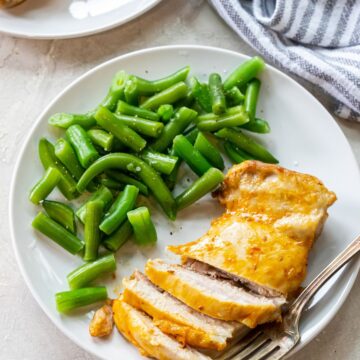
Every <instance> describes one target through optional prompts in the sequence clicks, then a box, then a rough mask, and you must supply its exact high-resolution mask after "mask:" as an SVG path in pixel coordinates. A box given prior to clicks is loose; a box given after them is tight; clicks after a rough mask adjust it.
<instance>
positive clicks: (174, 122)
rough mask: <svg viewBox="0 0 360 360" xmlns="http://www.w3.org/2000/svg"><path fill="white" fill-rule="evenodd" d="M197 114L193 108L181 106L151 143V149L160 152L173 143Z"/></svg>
mask: <svg viewBox="0 0 360 360" xmlns="http://www.w3.org/2000/svg"><path fill="white" fill-rule="evenodd" d="M196 115H197V112H196V111H194V110H192V109H189V108H187V107H182V108H180V109H179V110H178V111H177V112H176V114H175V116H174V117H173V118H172V119H171V120H170V121H169V122H168V123H167V124H166V125H165V127H164V130H163V132H162V133H161V135H160V136H159V137H158V138H157V139H156V140H155V142H153V143H152V144H151V145H150V147H151V149H153V150H155V151H159V152H163V151H165V150H166V149H167V148H168V147H169V146H170V145H171V144H172V141H173V139H174V137H175V136H176V135H178V134H181V133H182V132H183V131H184V130H185V129H186V128H187V127H188V126H189V125H190V123H191V122H192V121H193V120H194V119H195V117H196Z"/></svg>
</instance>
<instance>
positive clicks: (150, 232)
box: [127, 206, 157, 245]
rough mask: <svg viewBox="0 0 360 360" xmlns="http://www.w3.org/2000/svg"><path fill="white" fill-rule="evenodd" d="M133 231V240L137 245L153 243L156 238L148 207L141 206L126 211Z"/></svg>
mask: <svg viewBox="0 0 360 360" xmlns="http://www.w3.org/2000/svg"><path fill="white" fill-rule="evenodd" d="M127 217H128V220H129V222H130V224H131V226H132V228H133V231H134V235H135V238H134V241H135V242H136V243H137V244H139V245H148V244H153V243H154V242H156V240H157V234H156V229H155V226H154V224H153V222H152V221H151V216H150V212H149V209H148V208H147V207H145V206H141V207H139V208H137V209H135V210H132V211H129V212H128V213H127Z"/></svg>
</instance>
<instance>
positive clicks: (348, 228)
mask: <svg viewBox="0 0 360 360" xmlns="http://www.w3.org/2000/svg"><path fill="white" fill-rule="evenodd" d="M246 58H247V57H246V56H244V55H241V54H239V53H236V52H232V51H228V50H222V49H217V48H210V47H201V46H168V47H160V48H153V49H146V50H141V51H137V52H134V53H130V54H127V55H123V56H121V57H118V58H116V59H113V60H111V61H108V62H106V63H104V64H102V65H100V66H98V67H96V68H94V69H93V70H91V71H89V72H87V73H86V74H85V75H83V76H81V77H80V78H79V79H77V80H75V81H74V82H73V83H72V84H71V85H70V86H68V87H67V88H66V89H65V90H64V91H63V92H61V93H60V94H59V95H58V96H57V97H56V99H55V100H54V101H52V102H51V103H50V104H49V105H48V107H47V108H46V109H45V110H44V112H43V113H42V114H41V115H40V117H39V118H38V119H37V121H36V122H35V125H34V127H33V129H32V131H31V132H30V134H29V136H28V139H27V141H26V142H25V145H24V146H23V149H22V151H21V154H20V156H19V159H18V162H17V165H16V167H15V173H14V177H13V181H12V190H11V196H10V221H11V232H12V238H13V243H14V248H15V252H16V257H17V260H18V263H19V265H20V268H21V271H22V274H23V276H24V278H25V280H26V283H27V285H28V286H29V288H30V290H31V292H32V294H33V296H34V297H35V299H36V300H37V301H38V303H39V304H40V306H41V307H42V309H43V310H44V311H45V312H46V314H47V315H48V316H49V318H50V319H51V320H52V321H53V322H54V323H55V324H56V326H57V327H58V328H59V329H60V330H61V331H62V332H63V333H65V334H66V335H67V336H68V337H69V338H71V339H72V340H73V341H74V342H76V343H77V344H78V345H80V346H81V347H82V348H84V349H85V350H87V351H90V352H91V353H93V354H95V355H97V356H99V357H100V358H104V359H117V360H118V359H141V357H140V355H139V353H138V352H137V350H136V349H135V348H134V346H132V345H130V344H129V343H128V342H126V341H125V340H124V339H123V338H122V337H121V336H120V335H119V334H118V332H117V331H116V330H115V331H114V332H113V334H112V335H111V336H110V337H109V338H108V339H104V340H98V339H92V338H91V337H90V335H89V333H88V324H89V319H90V317H91V313H88V314H86V313H83V312H79V314H78V315H76V316H75V315H73V316H63V315H60V314H58V313H57V311H56V309H55V303H54V294H55V293H56V292H58V291H62V290H66V289H67V283H66V275H67V274H68V273H69V272H70V271H71V270H73V269H74V268H75V267H77V266H78V265H80V264H81V262H82V261H81V259H80V258H79V257H76V256H72V255H70V254H68V253H66V252H65V251H64V250H62V249H61V248H60V247H58V246H57V245H56V244H54V243H52V242H51V241H49V240H47V239H45V238H44V237H42V236H40V235H39V234H36V233H35V232H34V231H33V230H32V229H31V221H32V219H33V218H34V216H35V215H36V213H37V211H38V210H39V209H36V207H35V206H34V205H32V204H31V203H30V202H29V201H28V194H29V189H30V188H31V187H32V186H33V184H34V183H35V182H36V181H37V180H38V179H39V178H40V177H41V175H42V173H43V169H42V167H41V164H40V161H39V159H38V155H37V144H38V141H39V139H40V138H41V137H43V136H46V137H48V138H50V139H52V140H54V139H55V137H56V136H58V134H59V131H54V130H53V129H51V128H50V127H49V126H48V125H47V119H48V118H49V116H50V115H51V114H53V113H56V112H80V113H81V112H85V111H87V110H89V109H91V108H93V107H94V105H96V104H97V103H99V102H100V101H101V99H102V98H103V97H104V94H106V91H107V89H108V87H109V84H110V82H111V79H112V77H113V75H114V74H115V73H116V72H117V71H118V70H120V69H124V70H126V71H128V72H130V73H134V74H136V75H139V76H143V77H146V78H149V79H155V78H159V77H162V76H165V75H167V74H169V73H172V72H174V71H175V70H177V69H179V68H181V67H183V66H185V65H190V67H191V74H195V75H197V76H199V77H200V78H202V79H203V80H205V79H206V77H207V75H208V74H209V73H211V72H214V71H216V72H219V73H220V74H221V75H223V76H224V77H225V76H226V74H227V73H229V72H230V71H231V70H232V69H234V68H235V67H236V66H238V65H239V63H241V62H242V61H243V60H245V59H246ZM261 80H262V84H263V85H262V89H261V95H260V103H259V106H258V111H259V115H260V116H261V117H263V118H265V119H267V120H268V121H269V123H270V125H271V127H272V131H271V133H270V134H268V135H260V136H257V138H258V139H260V140H261V141H263V142H264V143H265V144H266V146H267V147H268V148H269V149H270V151H271V152H272V153H273V154H274V155H275V156H276V157H277V158H278V159H279V160H280V164H281V165H282V166H284V167H287V168H290V169H294V170H297V171H302V172H307V173H310V174H313V175H315V176H318V177H319V178H320V179H321V180H322V181H323V182H324V183H325V185H326V186H327V187H328V188H329V189H331V190H333V191H335V193H336V194H337V196H338V200H337V202H336V203H335V204H334V205H333V206H332V207H331V208H330V211H329V214H330V216H329V219H328V220H327V222H326V225H325V228H324V231H323V234H322V235H321V237H320V238H319V239H318V240H317V242H316V244H315V246H314V249H313V251H312V252H311V256H310V260H309V268H308V270H309V271H308V277H307V279H306V283H308V282H309V281H310V280H311V279H313V278H314V277H315V276H316V275H317V274H318V273H319V272H320V271H321V270H322V269H323V268H324V267H325V266H326V265H327V264H328V263H329V262H330V261H331V260H332V259H333V258H334V257H335V256H336V255H337V254H338V253H339V252H340V251H341V250H343V249H344V248H345V247H346V245H347V244H349V243H350V242H351V241H352V239H353V238H354V237H355V236H356V235H357V234H358V232H359V221H358V209H359V204H360V193H359V191H358V189H359V185H360V177H359V170H358V167H357V163H356V161H355V158H354V156H353V153H352V151H351V149H350V146H349V144H348V142H347V140H346V138H345V136H344V135H343V133H342V132H341V130H340V128H339V127H338V125H337V124H336V122H335V121H334V119H333V118H332V117H331V115H330V114H329V113H328V112H327V111H326V110H325V108H324V107H323V106H322V105H321V104H320V103H319V102H318V101H317V100H316V99H315V98H314V97H313V96H312V95H311V94H310V93H309V92H307V91H306V90H305V89H304V88H303V87H301V86H300V85H299V84H298V83H296V82H295V81H294V80H292V79H291V78H289V77H288V76H286V75H285V74H283V73H282V72H280V71H278V70H276V69H274V68H272V67H271V66H267V68H266V70H265V71H264V73H263V74H262V75H261ZM186 178H187V176H185V177H184V178H183V179H182V181H183V182H185V184H186ZM51 196H52V198H55V199H57V198H59V199H60V197H57V195H53V194H52V195H51ZM221 211H222V209H221V208H220V206H219V205H218V204H217V202H216V201H215V200H213V199H211V198H210V196H209V197H207V198H205V199H203V200H201V201H200V202H199V203H197V204H195V205H193V206H191V207H189V208H188V209H187V210H185V211H184V212H183V213H181V214H179V215H178V219H177V221H176V222H175V223H171V222H169V221H168V220H167V219H166V218H165V216H164V215H163V213H162V212H161V211H156V210H154V211H153V218H154V222H155V224H156V227H157V231H158V237H159V240H158V243H157V245H156V246H154V247H152V248H141V247H140V248H137V247H136V246H135V245H133V244H132V243H131V242H128V243H126V244H125V245H124V247H122V248H121V249H120V250H119V252H118V254H117V261H118V270H117V274H116V275H117V276H116V280H111V281H108V282H106V280H104V281H105V283H106V284H107V285H108V290H109V292H110V294H112V295H113V296H115V294H116V293H118V291H119V289H120V287H119V284H120V282H121V278H122V277H124V276H127V275H129V274H131V273H132V272H133V270H134V269H135V268H139V269H143V265H144V263H145V262H146V260H147V259H148V258H149V257H152V258H154V257H164V258H169V256H170V255H169V254H167V253H166V252H165V246H166V245H168V244H180V243H184V242H186V241H190V240H194V239H196V238H197V237H198V236H200V235H202V234H203V233H204V232H205V231H206V230H207V229H208V227H209V224H210V220H211V219H212V218H213V217H215V216H217V215H218V214H220V213H221ZM170 233H172V235H171V234H170ZM171 259H172V260H174V257H172V258H171ZM359 264H360V262H352V263H350V264H349V265H347V266H346V267H345V268H344V269H343V270H342V271H340V272H339V273H338V275H336V276H335V277H334V278H333V279H331V280H330V281H329V284H328V286H327V287H326V288H324V289H323V290H322V291H321V292H320V293H319V294H318V295H317V296H316V297H315V299H314V301H313V305H312V307H311V308H310V309H309V310H308V311H307V312H306V314H305V316H304V318H303V321H302V322H301V335H302V340H301V342H300V344H299V346H298V347H297V349H300V348H301V347H302V346H304V345H305V344H306V343H308V342H309V341H310V340H311V339H313V338H314V337H315V336H316V335H317V334H319V332H320V331H321V330H322V329H323V328H324V327H325V325H326V324H327V323H328V322H329V321H330V320H331V319H332V318H333V317H334V315H335V313H336V312H337V311H338V309H339V308H340V306H341V304H342V303H343V302H344V300H345V298H346V296H347V295H348V293H349V291H350V289H351V287H352V285H353V283H354V280H355V278H356V274H357V272H358V269H359ZM113 291H114V293H113ZM34 321H36V319H35V320H34Z"/></svg>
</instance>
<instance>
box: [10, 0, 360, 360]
mask: <svg viewBox="0 0 360 360" xmlns="http://www.w3.org/2000/svg"><path fill="white" fill-rule="evenodd" d="M157 1H159V0H157ZM160 1H161V0H160ZM189 49H192V50H194V49H195V50H208V51H215V52H219V53H227V54H231V55H241V56H243V57H245V58H250V57H251V56H249V55H246V54H243V53H241V52H239V51H234V50H228V49H224V48H220V47H214V46H206V45H187V44H183V45H181V44H180V45H165V46H155V47H149V48H144V49H140V50H136V51H132V52H129V53H125V54H123V55H120V56H117V57H115V58H112V59H109V60H107V61H105V62H102V63H100V64H98V65H96V66H95V67H93V68H92V69H90V70H88V71H86V72H85V73H84V74H82V75H80V76H78V77H77V78H76V79H74V80H73V81H72V82H71V83H70V84H68V85H67V86H65V88H64V89H63V90H62V91H60V93H59V94H58V95H57V96H55V97H54V98H53V99H52V100H51V101H50V102H49V103H48V105H47V106H46V107H45V108H44V110H43V111H42V112H41V113H40V114H39V115H38V116H37V118H36V120H35V122H34V123H33V125H32V126H31V128H30V130H29V132H28V134H27V136H26V138H25V141H24V142H23V144H22V147H21V150H20V152H19V155H18V157H17V159H16V163H15V166H14V170H13V174H12V177H11V184H10V194H9V222H10V234H11V242H12V248H13V251H14V253H15V259H16V262H17V264H18V266H19V268H20V273H21V275H22V276H23V278H24V280H25V283H26V285H27V287H28V289H29V290H30V293H31V294H32V296H33V297H34V299H35V300H36V302H37V303H38V305H39V306H40V308H41V309H42V310H43V311H44V313H45V314H46V315H47V316H48V318H49V319H50V320H51V322H52V323H53V324H54V325H55V326H56V327H57V328H58V329H59V330H60V331H61V332H62V333H63V334H64V335H66V336H67V337H68V338H69V339H70V340H71V341H72V342H74V343H75V344H76V345H77V346H79V347H80V348H81V349H83V350H85V351H87V352H89V353H90V354H93V355H95V356H99V354H97V353H95V352H94V351H93V350H92V349H87V348H85V347H83V345H82V343H81V342H80V341H78V340H77V339H76V338H73V336H72V334H71V332H70V331H69V330H68V329H67V328H66V327H65V326H64V325H63V324H62V323H61V322H60V321H58V320H57V319H56V318H53V317H52V315H51V313H50V311H48V310H47V308H46V306H45V304H44V303H43V302H42V299H41V298H40V297H39V296H38V295H37V293H36V291H35V289H34V288H33V286H32V284H31V281H30V279H29V277H28V275H27V273H26V271H25V268H24V266H23V263H22V262H21V261H20V255H19V251H18V245H17V242H16V240H15V226H14V224H15V223H14V218H15V217H14V215H15V214H14V197H15V180H16V178H17V173H18V169H19V166H20V162H21V159H22V157H23V155H24V152H25V149H26V147H27V146H28V143H29V142H30V141H31V138H32V136H33V133H34V132H35V130H36V128H37V126H38V125H39V124H40V122H41V119H42V118H43V117H44V115H45V114H46V112H47V111H48V110H49V109H50V108H51V107H52V106H53V104H54V103H55V102H57V101H58V100H59V99H60V98H61V97H62V96H63V95H64V94H65V93H67V92H68V91H69V90H70V89H71V88H72V87H74V86H75V85H76V84H77V83H78V82H80V81H82V80H83V79H84V78H86V77H88V76H90V75H91V74H93V73H94V72H97V71H98V70H100V69H101V68H104V67H107V66H108V65H110V64H112V63H115V62H117V61H119V60H124V59H126V58H129V57H132V56H139V55H140V56H141V55H143V54H146V53H150V52H156V51H164V50H165V51H166V50H180V51H187V50H189ZM266 67H268V68H269V69H271V71H275V72H276V73H277V74H278V75H279V76H281V77H283V78H285V79H286V80H289V81H290V82H292V83H293V85H295V86H297V87H298V88H299V89H300V90H301V91H304V92H306V93H307V94H308V95H310V97H311V98H312V99H313V100H314V101H315V102H316V103H317V104H318V105H319V106H320V107H322V108H323V110H325V112H327V113H328V114H329V115H330V118H331V120H332V121H333V123H334V125H335V126H336V127H337V130H338V131H339V133H340V135H341V136H342V137H343V138H344V140H345V141H346V143H347V145H348V147H349V149H350V153H351V155H352V161H354V163H355V164H356V169H357V171H358V173H359V175H360V169H359V165H358V164H357V161H356V157H355V155H354V152H353V150H352V148H351V146H350V143H349V141H348V140H347V138H346V136H345V134H344V133H343V131H342V129H341V128H340V126H339V124H338V123H337V122H336V121H335V119H334V118H333V116H332V115H331V114H330V112H329V111H328V110H327V109H326V108H325V106H324V105H323V104H322V103H321V102H320V101H319V100H318V99H317V98H316V97H315V96H314V95H313V94H312V93H311V92H310V91H308V90H307V89H306V88H305V87H304V86H302V85H301V84H300V83H298V82H297V81H296V80H294V79H293V78H291V77H290V76H289V75H287V74H286V73H284V72H282V71H281V70H279V69H277V68H275V67H274V66H272V65H269V64H266ZM343 269H348V271H349V272H350V274H349V279H348V282H347V284H346V285H345V287H344V288H343V291H342V294H341V296H340V298H339V300H338V301H337V302H336V304H335V305H334V306H333V307H332V308H331V310H330V311H329V312H328V313H327V314H326V316H325V317H324V318H323V319H322V320H321V321H319V322H318V325H317V327H316V329H315V331H314V334H313V336H311V337H310V338H309V339H307V340H306V341H304V340H303V341H301V342H300V343H299V344H298V345H297V346H296V347H295V348H294V349H293V350H292V351H291V353H290V355H294V354H295V353H296V352H298V351H300V350H301V349H302V348H304V347H305V346H306V345H307V344H308V343H310V342H311V341H312V340H314V338H315V337H316V336H318V335H319V333H320V332H322V331H323V330H324V328H325V327H326V326H327V325H328V324H329V323H330V321H331V320H332V319H333V318H334V317H335V315H336V314H337V312H338V311H339V310H340V308H341V307H342V305H343V304H344V302H345V300H346V299H347V298H348V296H349V293H350V291H351V289H352V288H353V286H354V283H355V280H356V278H357V276H358V273H359V270H360V258H359V259H357V260H356V259H353V260H351V261H350V262H349V263H348V264H347V265H345V267H344V268H343ZM337 281H339V280H337ZM100 357H101V358H102V359H104V360H106V358H105V357H102V356H101V355H100ZM287 357H288V356H287ZM287 357H286V358H287Z"/></svg>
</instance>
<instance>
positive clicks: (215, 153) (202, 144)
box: [194, 132, 224, 170]
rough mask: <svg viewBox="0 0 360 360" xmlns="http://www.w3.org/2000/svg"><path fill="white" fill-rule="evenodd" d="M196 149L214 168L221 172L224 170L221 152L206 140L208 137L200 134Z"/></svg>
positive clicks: (195, 145)
mask: <svg viewBox="0 0 360 360" xmlns="http://www.w3.org/2000/svg"><path fill="white" fill-rule="evenodd" d="M194 148H195V149H196V150H198V151H199V152H200V153H201V154H202V155H203V156H204V157H205V159H206V160H208V161H209V163H210V164H211V165H212V166H215V167H217V168H218V169H220V170H224V160H223V158H222V157H221V154H220V151H219V150H218V149H217V148H216V147H215V146H214V145H213V144H212V143H211V142H210V141H209V140H208V139H207V138H206V136H205V135H204V134H203V133H201V132H199V134H198V135H197V138H196V141H195V144H194Z"/></svg>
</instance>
